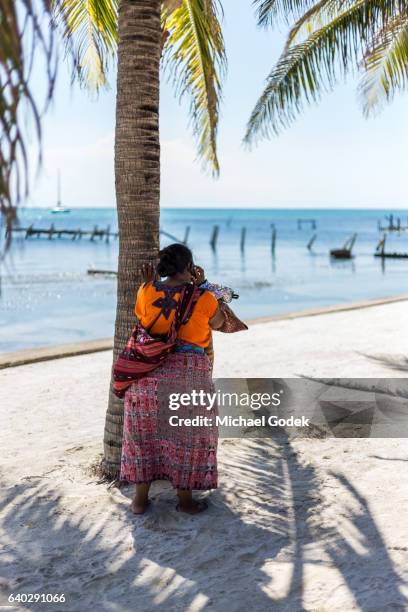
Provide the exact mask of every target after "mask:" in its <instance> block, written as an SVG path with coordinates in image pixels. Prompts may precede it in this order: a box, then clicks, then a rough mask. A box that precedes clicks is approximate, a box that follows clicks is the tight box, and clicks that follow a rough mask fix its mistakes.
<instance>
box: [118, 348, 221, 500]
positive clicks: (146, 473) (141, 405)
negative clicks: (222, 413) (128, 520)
mask: <svg viewBox="0 0 408 612" xmlns="http://www.w3.org/2000/svg"><path fill="white" fill-rule="evenodd" d="M193 390H196V391H201V390H202V391H204V392H205V393H213V392H214V387H213V383H212V379H211V364H210V361H209V359H208V357H207V355H205V354H203V353H193V352H191V353H172V354H170V355H169V356H168V357H167V359H166V360H165V362H164V363H163V364H162V365H161V366H160V367H159V368H157V369H156V370H154V371H153V372H151V373H150V374H149V375H148V376H145V377H143V378H142V379H140V380H139V381H138V382H137V383H134V384H133V385H132V386H131V387H130V388H129V389H128V390H127V392H126V395H125V402H124V408H125V411H124V426H123V445H122V462H121V475H120V477H121V480H124V481H128V482H133V483H137V484H141V483H150V482H152V481H154V480H169V481H170V482H171V483H172V485H173V486H174V487H175V488H177V489H184V490H192V489H199V490H208V489H215V488H216V487H217V479H218V474H217V442H218V428H217V426H216V423H215V417H216V415H217V414H218V412H217V407H216V405H215V406H214V407H213V408H212V409H211V410H209V409H208V407H206V406H202V405H194V402H191V403H190V405H184V406H180V407H179V408H178V409H177V411H170V410H169V396H170V395H171V394H173V397H174V394H175V393H177V394H180V392H184V393H191V391H193ZM169 416H177V417H178V419H180V418H193V417H207V421H206V422H207V423H208V422H211V424H210V425H208V424H207V425H206V426H198V427H194V426H183V425H181V426H180V425H179V426H170V425H169Z"/></svg>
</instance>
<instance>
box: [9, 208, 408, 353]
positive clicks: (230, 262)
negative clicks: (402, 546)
mask: <svg viewBox="0 0 408 612" xmlns="http://www.w3.org/2000/svg"><path fill="white" fill-rule="evenodd" d="M390 212H392V213H394V215H395V216H396V217H398V216H400V217H401V221H402V223H403V225H406V224H407V223H408V221H407V217H408V211H397V210H393V211H389V210H387V211H386V210H384V211H381V210H364V211H363V210H321V209H320V210H319V209H316V210H312V209H310V210H304V209H303V210H282V209H279V210H273V209H269V210H257V209H236V210H233V209H216V210H214V209H163V210H162V215H161V227H162V229H164V230H166V231H167V232H169V233H171V234H173V235H174V236H176V237H178V238H180V239H182V238H183V237H184V234H185V230H186V227H187V226H190V235H189V245H190V247H191V248H192V249H193V252H194V255H195V260H196V262H197V263H198V264H200V265H202V266H203V267H204V269H205V272H206V275H207V278H208V279H209V280H210V281H214V282H220V283H223V284H226V285H229V286H231V287H233V288H234V290H235V291H236V292H237V293H239V295H240V299H239V300H236V301H234V309H235V310H236V312H237V314H238V315H239V316H241V317H242V318H243V319H251V318H254V317H260V316H267V315H272V314H278V313H285V312H293V311H301V310H304V309H307V308H314V307H322V306H329V305H333V304H344V303H349V302H353V301H359V300H364V299H369V298H379V297H385V296H392V295H398V294H402V293H407V292H408V291H407V288H408V282H407V280H408V260H385V265H384V262H382V261H381V260H380V259H379V258H375V257H374V256H373V254H374V251H375V247H376V245H377V243H378V240H379V238H380V237H381V234H380V232H379V231H378V221H382V223H385V219H384V216H385V215H386V214H389V213H390ZM298 218H314V219H315V220H316V223H317V228H316V230H313V229H312V228H311V227H310V226H309V225H306V224H305V225H304V226H303V228H302V229H298V227H297V219H298ZM20 220H21V225H22V226H23V227H25V226H28V225H30V224H34V227H49V226H50V224H51V223H54V225H55V227H56V228H57V229H60V228H61V229H63V228H81V229H92V228H93V227H94V225H98V226H99V227H101V228H102V227H103V228H105V227H107V226H108V225H110V226H111V229H112V230H115V229H116V211H115V210H114V209H102V208H101V209H86V208H81V209H72V210H71V212H70V213H68V214H59V215H53V214H51V213H50V211H48V210H46V209H34V208H31V209H25V210H23V211H21V215H20ZM271 224H274V225H275V227H276V231H277V241H276V251H275V256H272V253H271ZM214 225H218V226H219V228H220V231H219V238H218V246H217V249H216V251H215V252H213V251H212V249H211V247H210V244H209V240H210V237H211V232H212V228H213V226H214ZM243 227H245V228H246V243H245V250H244V252H243V253H241V251H240V233H241V229H242V228H243ZM354 232H356V233H357V234H358V237H357V242H356V245H355V249H354V252H355V257H354V259H352V260H351V261H343V262H341V261H332V260H331V259H330V257H329V250H330V249H331V248H335V247H341V246H342V245H343V243H344V242H345V240H346V239H347V238H348V237H350V236H351V234H353V233H354ZM313 234H317V239H316V241H315V243H314V246H313V250H312V251H311V252H309V251H308V250H307V248H306V245H307V243H308V241H309V240H310V238H311V237H312V235H313ZM169 242H171V240H169V239H168V238H166V237H164V236H162V244H163V245H165V244H168V243H169ZM387 250H398V251H407V252H408V232H405V233H401V234H399V235H398V234H394V235H390V237H389V238H388V239H387ZM117 251H118V249H117V242H116V241H115V240H111V241H110V243H109V244H106V243H105V242H104V241H100V240H99V239H97V240H96V241H95V242H91V241H90V240H89V238H86V237H83V238H82V239H81V240H80V241H74V242H73V241H72V240H71V239H70V238H61V239H56V238H54V239H53V240H48V239H47V238H44V237H42V238H29V239H27V240H24V238H23V235H19V234H16V235H15V238H14V241H13V245H12V248H11V251H10V252H9V255H8V257H7V259H6V261H4V262H3V263H2V264H1V271H0V272H1V295H0V328H1V333H0V352H7V351H13V350H19V349H23V348H28V347H30V348H31V347H41V346H47V345H56V344H62V343H66V342H76V341H81V340H85V339H94V338H101V337H106V336H110V335H112V333H113V325H114V317H115V302H116V279H115V278H114V277H100V276H90V275H88V274H87V270H88V269H89V268H92V267H94V268H99V269H107V270H115V269H116V266H117ZM136 289H137V288H136V287H135V292H136Z"/></svg>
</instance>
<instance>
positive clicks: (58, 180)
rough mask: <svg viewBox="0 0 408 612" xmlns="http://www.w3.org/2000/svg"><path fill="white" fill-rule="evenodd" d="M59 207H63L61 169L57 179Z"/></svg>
mask: <svg viewBox="0 0 408 612" xmlns="http://www.w3.org/2000/svg"><path fill="white" fill-rule="evenodd" d="M57 207H58V208H60V207H61V170H59V169H58V178H57Z"/></svg>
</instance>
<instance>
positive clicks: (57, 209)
mask: <svg viewBox="0 0 408 612" xmlns="http://www.w3.org/2000/svg"><path fill="white" fill-rule="evenodd" d="M70 210H71V209H70V208H64V207H63V205H62V204H61V172H60V170H58V183H57V205H56V206H55V208H51V212H52V213H53V214H55V213H69V212H70Z"/></svg>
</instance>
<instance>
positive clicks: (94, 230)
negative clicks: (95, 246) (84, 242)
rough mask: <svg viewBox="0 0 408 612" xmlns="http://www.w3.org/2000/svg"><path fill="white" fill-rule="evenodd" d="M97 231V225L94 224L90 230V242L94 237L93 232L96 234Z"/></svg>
mask: <svg viewBox="0 0 408 612" xmlns="http://www.w3.org/2000/svg"><path fill="white" fill-rule="evenodd" d="M97 231H98V226H97V225H94V228H93V232H92V234H91V238H90V240H91V242H93V240H94V238H95V234H96V232H97Z"/></svg>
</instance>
